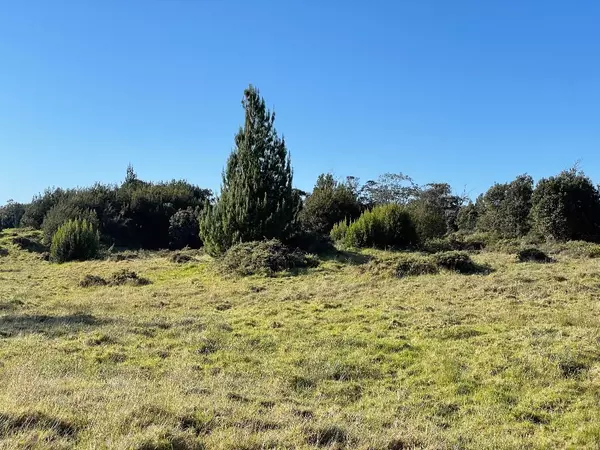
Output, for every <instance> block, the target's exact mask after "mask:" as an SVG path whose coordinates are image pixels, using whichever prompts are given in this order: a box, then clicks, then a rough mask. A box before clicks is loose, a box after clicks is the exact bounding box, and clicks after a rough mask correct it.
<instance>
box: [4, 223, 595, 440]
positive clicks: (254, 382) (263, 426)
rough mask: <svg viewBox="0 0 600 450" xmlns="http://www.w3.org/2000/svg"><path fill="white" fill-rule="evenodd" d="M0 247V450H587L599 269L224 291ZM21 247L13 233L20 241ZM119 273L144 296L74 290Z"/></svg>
mask: <svg viewBox="0 0 600 450" xmlns="http://www.w3.org/2000/svg"><path fill="white" fill-rule="evenodd" d="M13 233H14V231H13V230H4V231H3V232H2V235H1V237H0V247H2V248H4V249H5V250H8V252H6V251H4V252H3V253H2V254H0V385H1V386H2V389H0V448H39V449H62V448H82V449H91V448H93V449H103V448H111V449H129V448H131V449H148V450H149V449H201V448H206V449H213V448H215V449H260V448H287V449H293V448H349V449H350V448H351V449H355V448H356V449H390V450H397V449H404V448H431V449H445V448H456V449H461V448H470V449H481V448H494V449H498V448H507V449H509V448H510V449H514V448H540V449H541V448H598V445H599V442H600V419H599V418H600V345H599V344H600V341H599V338H600V333H599V328H598V326H599V324H600V308H599V306H598V303H599V302H598V300H599V296H600V259H575V258H570V257H567V256H558V257H557V262H556V263H552V264H535V263H516V262H515V257H514V255H507V254H500V253H486V252H483V253H481V254H477V255H474V256H473V258H474V259H475V261H476V262H478V263H480V264H487V265H489V266H491V267H492V268H493V269H494V271H493V272H492V273H490V274H487V275H460V274H454V273H448V272H446V273H441V274H438V275H424V276H418V277H408V278H403V279H396V278H394V277H391V276H388V275H386V274H384V273H375V272H374V271H372V270H370V269H369V268H370V267H371V266H370V265H369V264H368V263H364V261H362V260H363V259H365V260H366V259H367V256H368V255H367V253H368V254H369V255H375V256H376V257H378V258H383V257H386V256H389V254H386V253H384V252H377V253H375V252H367V253H365V255H364V258H361V257H360V255H355V256H354V257H352V258H345V257H340V258H337V259H330V260H327V261H323V262H322V263H321V265H320V266H319V267H317V268H314V269H309V270H307V271H306V272H303V273H301V274H298V275H291V274H287V275H281V276H277V277H274V278H264V277H249V278H227V277H222V276H220V275H219V274H218V272H217V271H216V268H215V263H214V262H213V261H212V260H211V259H210V258H208V257H205V256H202V255H200V254H197V255H194V256H193V258H192V260H191V261H189V262H185V263H175V262H172V261H171V258H170V256H171V254H170V253H168V252H155V253H148V252H146V253H140V254H139V255H138V257H137V258H132V259H123V260H121V261H115V260H112V261H109V260H105V261H91V262H82V263H69V264H63V265H55V264H49V263H48V262H46V261H43V260H42V259H41V258H40V257H39V254H38V253H35V252H28V251H25V250H21V249H19V248H18V247H17V246H16V245H14V244H13V243H12V238H13V236H12V234H13ZM19 233H23V232H21V231H20V232H19ZM121 269H128V270H132V271H135V272H136V273H137V274H138V275H139V276H140V277H144V278H147V279H148V280H150V282H151V283H150V284H147V285H140V286H138V285H133V284H124V285H121V286H112V285H106V286H92V287H85V288H84V287H80V286H79V282H80V281H81V279H82V278H83V277H84V276H85V275H98V276H101V277H104V278H107V279H108V278H110V276H111V274H113V273H114V272H116V271H118V270H121Z"/></svg>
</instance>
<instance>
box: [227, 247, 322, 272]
mask: <svg viewBox="0 0 600 450" xmlns="http://www.w3.org/2000/svg"><path fill="white" fill-rule="evenodd" d="M318 263H319V262H318V260H317V259H316V258H315V257H314V256H312V255H308V254H306V253H304V252H302V251H299V250H295V251H292V250H290V248H289V247H287V246H285V245H283V244H282V243H281V241H279V240H277V239H271V240H269V241H253V242H245V243H241V244H236V245H234V246H233V247H231V248H230V249H229V250H227V252H226V253H225V255H224V256H223V258H222V260H221V266H222V268H223V270H224V271H225V272H227V273H235V274H238V275H243V276H246V275H255V274H260V275H267V276H271V275H273V274H274V273H276V272H281V271H286V270H292V269H298V268H304V267H315V266H317V265H318Z"/></svg>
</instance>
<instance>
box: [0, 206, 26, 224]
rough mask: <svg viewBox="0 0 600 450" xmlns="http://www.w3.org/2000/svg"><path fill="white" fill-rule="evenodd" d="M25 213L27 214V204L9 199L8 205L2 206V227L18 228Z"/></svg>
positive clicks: (0, 209)
mask: <svg viewBox="0 0 600 450" xmlns="http://www.w3.org/2000/svg"><path fill="white" fill-rule="evenodd" d="M23 214H25V206H24V205H23V204H22V203H18V202H15V201H14V200H9V201H8V202H6V205H4V206H2V207H0V229H1V228H17V227H18V226H19V225H20V224H21V218H22V217H23Z"/></svg>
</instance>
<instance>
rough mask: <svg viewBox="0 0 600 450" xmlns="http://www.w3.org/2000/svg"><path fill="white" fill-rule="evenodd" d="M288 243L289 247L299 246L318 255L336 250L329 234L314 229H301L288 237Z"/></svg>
mask: <svg viewBox="0 0 600 450" xmlns="http://www.w3.org/2000/svg"><path fill="white" fill-rule="evenodd" d="M286 245H287V246H288V247H289V248H297V249H300V250H302V251H304V252H307V253H313V254H316V255H321V254H324V253H331V252H333V251H335V247H334V246H333V242H332V241H331V238H330V237H329V235H323V234H321V233H316V232H314V231H305V230H300V231H298V232H296V233H294V234H293V235H292V236H291V237H290V238H289V239H287V241H286Z"/></svg>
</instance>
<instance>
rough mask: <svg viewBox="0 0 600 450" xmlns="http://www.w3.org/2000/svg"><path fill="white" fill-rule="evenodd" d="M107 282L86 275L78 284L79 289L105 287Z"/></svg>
mask: <svg viewBox="0 0 600 450" xmlns="http://www.w3.org/2000/svg"><path fill="white" fill-rule="evenodd" d="M107 284H108V282H107V281H106V280H105V279H104V278H102V277H99V276H98V275H86V276H85V277H83V279H82V280H81V281H80V282H79V287H92V286H106V285H107Z"/></svg>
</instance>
